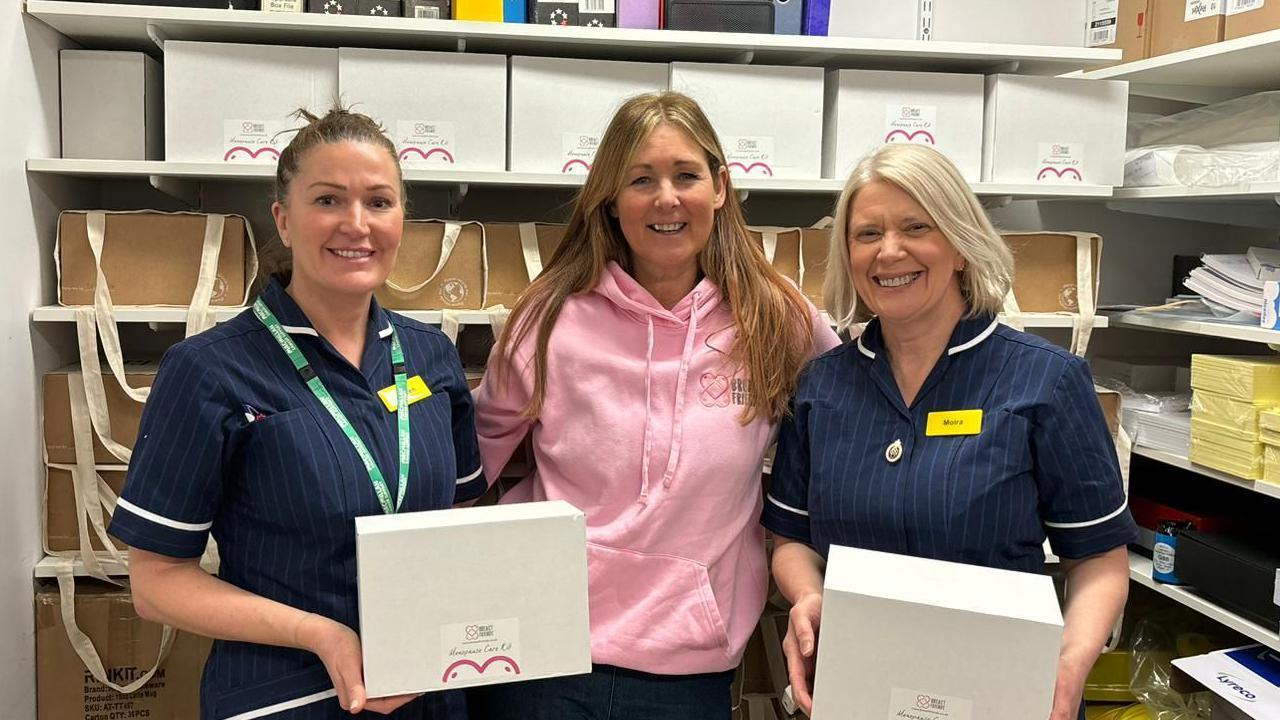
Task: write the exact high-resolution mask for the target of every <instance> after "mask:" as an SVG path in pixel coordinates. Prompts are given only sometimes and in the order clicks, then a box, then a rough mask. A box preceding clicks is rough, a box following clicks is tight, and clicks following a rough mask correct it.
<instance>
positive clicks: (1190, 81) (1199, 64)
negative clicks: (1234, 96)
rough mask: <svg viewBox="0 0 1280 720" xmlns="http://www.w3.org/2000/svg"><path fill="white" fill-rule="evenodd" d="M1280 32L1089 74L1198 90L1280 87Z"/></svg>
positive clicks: (1183, 51) (1103, 77)
mask: <svg viewBox="0 0 1280 720" xmlns="http://www.w3.org/2000/svg"><path fill="white" fill-rule="evenodd" d="M1276 68H1280V30H1271V31H1269V32H1263V33H1257V34H1255V35H1247V36H1245V37H1241V38H1235V39H1234V40H1225V41H1223V42H1219V43H1214V44H1212V45H1203V46H1201V47H1197V48H1191V49H1189V50H1182V51H1180V52H1175V53H1169V54H1167V55H1160V56H1158V57H1154V58H1149V59H1147V60H1138V61H1136V62H1131V63H1124V64H1123V65H1113V66H1111V67H1108V68H1102V69H1100V70H1092V71H1086V72H1083V73H1081V74H1080V77H1084V78H1088V79H1091V80H1128V81H1129V82H1130V83H1134V84H1137V85H1148V86H1150V85H1177V86H1184V87H1186V86H1191V87H1199V88H1222V87H1229V88H1241V89H1247V90H1275V89H1277V88H1280V73H1277V72H1276Z"/></svg>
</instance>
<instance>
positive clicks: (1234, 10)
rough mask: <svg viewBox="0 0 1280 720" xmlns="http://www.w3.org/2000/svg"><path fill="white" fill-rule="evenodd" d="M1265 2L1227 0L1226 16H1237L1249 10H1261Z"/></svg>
mask: <svg viewBox="0 0 1280 720" xmlns="http://www.w3.org/2000/svg"><path fill="white" fill-rule="evenodd" d="M1266 4H1267V0H1227V14H1228V15H1238V14H1239V13H1243V12H1249V11H1250V10H1261V9H1262V7H1263V6H1264V5H1266Z"/></svg>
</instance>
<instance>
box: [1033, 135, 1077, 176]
mask: <svg viewBox="0 0 1280 720" xmlns="http://www.w3.org/2000/svg"><path fill="white" fill-rule="evenodd" d="M1036 157H1037V158H1038V160H1037V162H1036V178H1035V179H1036V182H1042V183H1082V182H1084V143H1040V145H1039V150H1038V152H1037V153H1036Z"/></svg>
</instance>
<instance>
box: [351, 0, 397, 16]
mask: <svg viewBox="0 0 1280 720" xmlns="http://www.w3.org/2000/svg"><path fill="white" fill-rule="evenodd" d="M403 12H404V10H403V8H401V7H400V0H356V14H357V15H372V16H373V17H401V16H402V14H403Z"/></svg>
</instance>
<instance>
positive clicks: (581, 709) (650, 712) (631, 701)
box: [467, 665, 733, 720]
mask: <svg viewBox="0 0 1280 720" xmlns="http://www.w3.org/2000/svg"><path fill="white" fill-rule="evenodd" d="M732 682H733V671H732V670H730V671H727V672H718V673H706V674H702V675H652V674H650V673H644V672H640V671H638V670H627V669H625V668H619V667H613V666H612V665H592V666H591V673H590V674H587V675H574V676H571V677H562V678H550V679H547V680H531V681H529V682H521V683H508V684H505V685H490V686H488V687H483V688H473V689H471V690H468V691H467V706H468V708H469V709H470V711H471V720H729V717H730V714H731V713H732V706H733V704H732V699H731V698H730V692H729V686H730V684H732Z"/></svg>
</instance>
